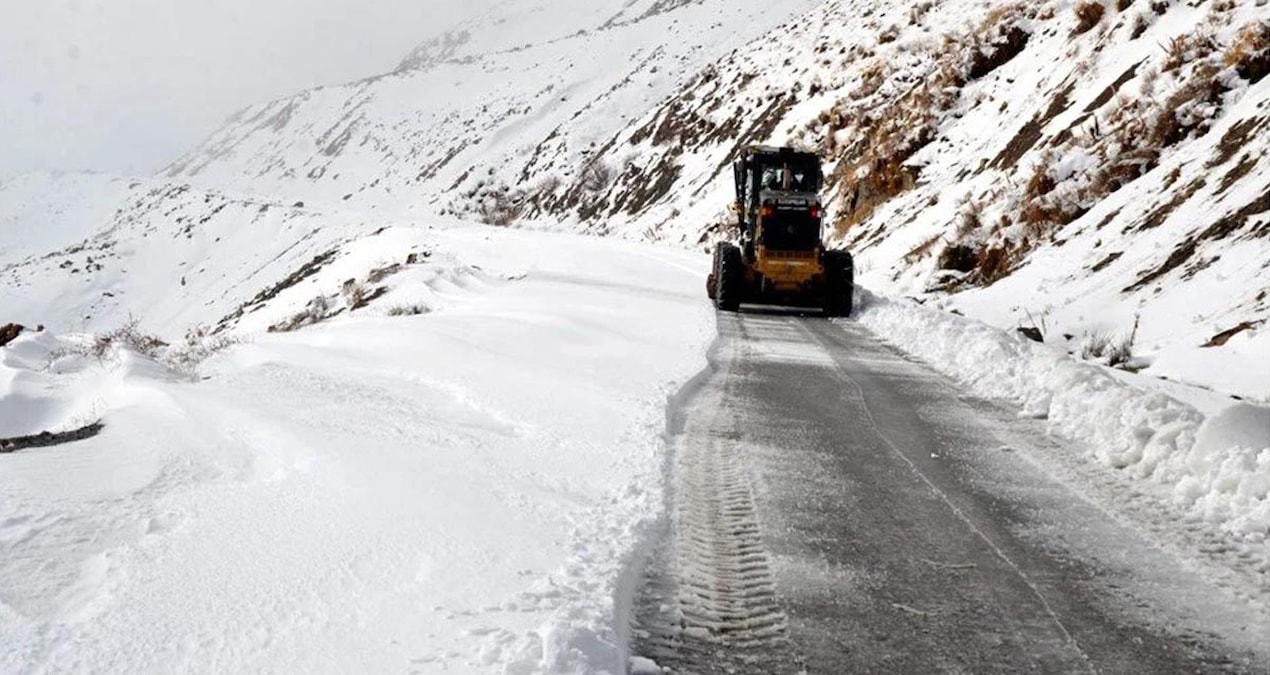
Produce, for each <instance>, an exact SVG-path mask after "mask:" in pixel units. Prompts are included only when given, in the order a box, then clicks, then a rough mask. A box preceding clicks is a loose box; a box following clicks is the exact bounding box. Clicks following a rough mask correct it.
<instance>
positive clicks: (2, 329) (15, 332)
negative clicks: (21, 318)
mask: <svg viewBox="0 0 1270 675" xmlns="http://www.w3.org/2000/svg"><path fill="white" fill-rule="evenodd" d="M25 329H26V327H25V326H23V325H22V324H20V323H6V324H5V325H3V326H0V347H3V346H5V345H7V344H9V343H10V342H13V340H14V339H15V338H17V337H18V336H19V335H21V334H22V331H23V330H25Z"/></svg>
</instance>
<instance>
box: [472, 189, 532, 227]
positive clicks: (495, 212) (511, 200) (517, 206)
mask: <svg viewBox="0 0 1270 675" xmlns="http://www.w3.org/2000/svg"><path fill="white" fill-rule="evenodd" d="M476 211H477V214H478V215H479V216H480V219H481V222H484V223H486V224H487V225H495V226H498V227H507V226H509V225H511V224H512V223H514V222H516V219H518V218H520V216H521V213H523V211H524V203H523V202H522V201H521V200H519V199H517V198H515V197H514V196H513V195H512V194H510V193H509V192H507V191H506V190H500V191H497V192H492V193H490V194H488V195H486V196H485V197H483V198H482V199H480V201H478V202H477V209H476Z"/></svg>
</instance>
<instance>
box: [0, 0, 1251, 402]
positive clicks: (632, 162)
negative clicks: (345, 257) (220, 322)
mask: <svg viewBox="0 0 1270 675" xmlns="http://www.w3.org/2000/svg"><path fill="white" fill-rule="evenodd" d="M1268 22H1270V17H1268V10H1267V7H1266V5H1265V4H1264V2H1261V1H1260V0H1248V1H1246V2H1226V1H1224V0H1204V1H1200V2H1195V3H1182V2H1166V1H1161V2H1150V3H1148V2H1136V3H1134V2H1116V3H1097V2H1088V1H1085V0H1082V1H1081V2H1077V3H1074V4H1073V3H1070V2H1057V1H1055V2H1047V3H1031V4H1028V3H1008V2H991V3H983V2H978V1H971V0H952V1H949V2H942V3H930V2H919V1H916V0H914V1H912V2H899V3H891V4H888V5H886V6H877V5H876V3H871V2H865V1H864V0H837V1H833V2H823V3H817V2H814V1H812V0H782V1H781V2H777V3H774V4H773V3H760V2H756V1H755V2H751V1H748V0H747V1H746V2H741V3H737V2H721V1H716V0H695V1H690V2H689V1H682V2H667V1H665V0H657V1H654V0H644V1H641V2H622V3H619V2H601V3H559V2H539V3H531V2H525V3H513V4H511V5H510V6H503V7H499V8H497V9H495V10H493V11H492V13H491V14H489V15H488V16H486V17H485V18H483V19H481V20H477V21H473V22H470V23H469V24H466V25H463V26H458V27H452V29H451V30H448V31H446V32H445V33H443V34H440V35H437V36H435V37H433V38H431V39H430V40H428V41H426V42H424V43H422V44H421V45H420V47H419V48H417V49H416V50H414V51H413V52H412V53H411V54H408V55H406V56H405V57H404V58H403V61H402V63H401V65H400V66H399V67H398V68H397V69H396V70H395V71H394V72H392V73H388V74H384V75H381V76H378V77H373V78H369V79H366V80H363V81H360V82H355V83H350V84H348V85H344V86H338V87H325V88H319V89H316V90H312V91H307V92H302V93H300V94H298V95H296V96H292V97H287V98H283V99H279V100H277V101H273V102H270V103H265V104H261V105H259V106H254V107H251V108H248V109H246V110H244V111H241V112H240V113H238V114H237V115H236V116H235V117H234V118H233V119H231V120H230V122H229V123H228V124H227V125H226V126H225V127H224V128H223V129H222V130H220V131H219V132H217V133H216V134H214V135H213V136H212V137H210V138H209V139H208V140H207V141H206V142H204V143H203V144H202V145H200V146H199V147H198V148H196V149H194V150H192V151H191V152H190V153H188V154H187V155H185V156H184V157H182V158H180V159H178V160H177V161H175V162H174V163H173V164H172V165H171V166H170V167H168V168H167V169H166V170H165V171H164V172H163V174H162V175H161V176H158V177H155V178H153V179H147V180H146V181H143V182H142V183H141V184H139V185H136V186H134V187H133V188H132V193H131V194H130V195H129V197H128V198H127V199H126V200H122V201H120V202H119V203H116V204H112V206H113V207H114V208H113V209H110V208H106V209H104V208H103V206H102V204H103V202H102V201H101V200H102V199H103V197H101V196H100V195H99V193H100V192H101V191H102V190H99V189H96V188H94V189H89V190H83V191H78V192H77V193H76V194H74V195H72V196H69V197H68V196H67V192H66V191H65V190H63V189H62V187H61V184H60V183H56V182H55V183H53V184H51V186H50V187H49V188H48V189H49V190H50V191H53V192H55V193H56V194H57V195H58V197H57V198H59V199H62V200H64V201H65V202H66V204H67V205H68V206H66V207H65V208H66V209H69V210H72V211H82V210H85V209H86V210H88V211H94V210H95V211H103V210H107V211H113V210H114V209H117V213H116V215H115V216H114V217H113V218H111V219H109V220H107V221H104V222H103V221H102V220H100V219H98V220H97V221H96V222H95V223H92V224H95V225H97V226H98V227H99V228H100V229H101V232H103V233H110V234H106V235H104V236H111V237H117V236H118V233H119V232H120V231H121V230H137V231H145V230H147V228H151V229H157V230H158V231H163V232H168V233H170V234H172V233H182V232H183V233H184V234H178V235H177V236H185V237H186V239H187V240H192V239H193V238H197V237H198V236H199V235H198V234H197V232H196V231H197V230H198V229H200V227H202V226H204V225H208V224H216V223H219V227H221V228H224V229H225V232H224V233H219V234H216V235H213V236H212V242H211V243H213V244H214V243H216V241H215V240H216V237H222V238H223V237H224V236H225V234H228V233H229V231H231V230H232V231H233V232H234V233H235V234H234V235H233V237H238V238H241V239H243V241H250V239H251V235H250V234H247V233H245V232H250V231H251V230H252V229H256V230H259V229H260V228H263V227H266V226H265V225H261V224H260V223H261V220H260V216H259V215H258V212H257V211H256V210H258V209H260V207H261V206H263V205H264V204H266V203H271V202H279V203H285V205H287V206H288V207H289V205H291V204H295V203H300V202H303V203H305V204H307V205H308V206H309V208H310V209H312V208H315V207H317V208H321V209H323V210H332V209H333V210H338V211H342V212H344V213H349V214H355V213H358V212H363V213H366V212H377V213H379V214H380V215H381V217H383V216H386V215H387V214H394V215H397V216H400V217H402V218H417V217H419V216H420V215H425V214H426V215H435V214H438V213H444V214H454V215H459V216H463V217H466V218H472V219H477V220H483V221H485V222H489V223H494V224H509V223H521V224H526V225H533V226H538V227H542V226H546V227H563V228H567V229H579V230H583V231H587V232H592V233H597V234H615V235H619V236H625V237H635V238H646V239H651V240H660V241H671V242H678V243H681V244H686V245H689V246H698V245H699V246H701V247H703V248H704V247H705V246H707V245H709V243H710V242H711V241H712V240H713V239H715V238H718V237H720V236H725V230H726V220H727V218H726V216H725V215H724V213H725V211H726V207H727V204H728V202H729V195H728V191H729V189H730V187H729V185H728V181H727V180H725V179H723V174H722V169H723V168H724V167H725V165H726V163H727V162H728V160H729V159H730V157H731V156H732V154H733V153H734V151H735V149H736V148H737V147H738V146H739V145H740V144H743V143H749V142H766V143H776V144H786V143H788V144H795V145H800V146H805V147H810V148H815V149H817V150H819V151H820V152H821V153H822V154H823V155H824V156H825V158H826V160H827V162H828V165H827V169H828V173H829V175H830V179H831V180H830V188H829V195H828V197H829V201H830V209H829V214H830V215H831V216H832V220H833V224H834V226H835V227H834V231H833V233H832V234H833V236H835V237H836V238H838V239H840V240H841V241H842V242H843V243H844V244H845V245H846V246H847V247H848V248H850V249H851V250H852V251H853V252H855V253H856V256H857V261H858V264H857V267H858V273H859V274H860V276H861V278H862V280H863V281H864V282H865V283H867V284H869V285H870V286H872V287H874V288H877V289H880V290H884V291H888V292H893V293H904V294H914V295H919V296H921V297H923V298H927V299H928V300H929V301H932V302H935V303H937V304H939V305H940V306H943V307H945V308H948V309H951V310H956V311H959V312H964V313H968V314H970V315H973V316H977V317H980V318H983V319H985V320H988V321H990V322H992V323H994V324H996V325H998V326H1001V327H1004V328H1013V327H1014V326H1018V325H1035V326H1036V327H1037V328H1040V329H1042V331H1043V332H1044V334H1045V337H1046V339H1047V340H1048V341H1050V342H1054V343H1056V344H1065V345H1068V346H1069V347H1070V348H1071V349H1072V351H1074V352H1077V353H1081V352H1084V353H1088V354H1090V355H1091V356H1093V357H1095V358H1098V357H1097V353H1099V352H1101V351H1103V349H1101V348H1100V346H1101V345H1102V344H1103V343H1106V342H1112V343H1128V342H1130V341H1132V348H1131V351H1132V352H1133V354H1134V357H1135V360H1134V361H1133V363H1132V364H1130V365H1131V366H1132V368H1133V369H1135V370H1138V369H1145V371H1146V372H1147V373H1148V374H1152V375H1157V376H1160V377H1166V378H1172V379H1178V380H1182V381H1187V382H1192V383H1195V384H1200V385H1203V386H1208V387H1213V388H1216V389H1218V390H1220V391H1226V392H1229V393H1232V394H1238V395H1241V396H1244V397H1250V398H1254V399H1261V400H1266V399H1267V398H1270V390H1267V389H1266V386H1267V385H1266V384H1265V383H1266V382H1267V381H1270V365H1267V363H1266V359H1265V358H1264V355H1265V354H1266V353H1267V351H1270V343H1268V341H1270V330H1267V329H1266V320H1267V318H1268V317H1270V299H1268V298H1267V296H1266V294H1265V292H1264V286H1265V282H1264V280H1265V278H1266V276H1267V274H1268V273H1270V272H1268V270H1270V246H1267V231H1268V230H1267V227H1268V226H1267V220H1268V219H1270V216H1268V215H1266V214H1267V211H1270V208H1268V207H1267V202H1266V199H1267V191H1268V190H1270V172H1267V170H1266V166H1267V164H1266V162H1265V155H1266V152H1267V141H1266V140H1265V139H1266V138H1270V134H1267V133H1265V132H1266V130H1267V125H1268V124H1270V122H1268V121H1267V120H1270V83H1268V81H1267V80H1266V79H1265V74H1266V71H1267V65H1266V64H1267V58H1270V56H1268V54H1270V52H1268V51H1267V44H1268V43H1270V37H1268V35H1270V24H1268ZM525 35H533V36H534V38H533V39H532V40H528V41H526V39H525V38H524V36H525ZM31 180H32V179H30V178H28V179H27V181H28V185H27V186H26V187H23V186H21V185H19V186H17V187H14V186H13V185H6V186H5V187H4V188H2V189H3V190H4V193H3V194H5V195H6V196H5V199H4V201H3V204H4V207H3V210H4V212H5V213H4V215H3V216H0V217H4V218H6V219H8V220H9V221H10V222H20V223H34V222H37V221H34V220H30V219H29V218H28V216H29V213H28V212H26V211H23V209H24V208H25V207H23V206H22V204H25V203H27V202H28V201H29V200H30V199H38V198H36V197H30V196H29V195H31V194H33V192H32V188H31V186H30V185H29V182H30V181H31ZM59 180H61V181H64V180H65V179H59ZM79 180H88V179H82V178H81V179H79ZM102 180H103V181H105V184H109V183H111V181H110V180H108V179H102ZM114 184H115V185H116V186H118V185H119V183H118V182H117V181H115V182H114ZM15 189H16V190H19V192H20V193H21V194H23V195H27V196H24V197H21V198H14V197H11V196H10V195H12V194H13V191H14V190H15ZM103 189H104V188H103ZM37 191H38V190H37ZM218 195H219V196H218ZM224 195H238V197H234V198H229V197H224ZM259 195H268V197H267V198H261V197H259ZM104 199H106V200H107V201H109V200H110V199H111V198H109V197H106V198H104ZM235 200H238V201H237V202H235ZM222 202H224V203H225V204H226V206H225V207H223V208H221V210H217V208H218V207H221V205H222ZM230 203H236V204H237V205H238V206H237V207H234V208H230V210H225V208H229V206H228V204H230ZM70 204H76V205H77V206H70ZM81 204H84V205H85V206H78V205H81ZM87 204H92V206H87ZM15 206H16V207H17V208H16V209H15V208H13V207H15ZM273 206H275V207H276V206H279V204H273ZM15 211H16V212H17V213H16V214H15V213H14V212H15ZM24 213H28V215H23V214H24ZM273 213H274V216H275V217H277V214H278V213H280V211H278V210H275V211H274V212H273ZM350 217H351V218H352V219H353V220H356V217H355V216H350ZM15 218H17V219H20V220H14V219H15ZM178 218H179V219H180V221H179V222H178V221H177V219H178ZM143 221H144V222H145V223H147V225H144V226H142V225H139V224H138V223H141V222H143ZM75 222H76V223H77V225H76V226H77V227H79V226H82V221H75ZM252 223H254V225H253V226H251V227H249V224H252ZM209 226H210V227H213V228H214V227H215V226H214V225H209ZM30 227H31V226H27V229H30ZM321 227H322V226H321V225H320V224H316V225H314V228H316V229H321ZM72 229H73V228H72ZM240 230H244V232H240ZM314 236H316V237H319V238H320V236H319V235H314ZM271 241H273V242H275V243H276V244H277V246H280V247H281V248H279V249H274V248H270V247H269V246H266V247H262V248H259V251H260V253H259V254H260V255H262V256H265V257H270V256H272V255H276V254H277V253H279V252H280V251H281V250H283V249H286V248H287V246H289V244H283V243H282V242H284V241H286V237H285V236H279V237H277V238H271ZM273 245H274V244H270V246H273ZM251 246H252V247H254V246H255V245H254V244H253V245H251ZM216 248H217V247H215V246H211V247H210V248H208V249H207V254H208V255H220V254H221V253H218V252H216V251H214V250H213V249H216ZM16 252H17V251H16V249H13V250H8V251H5V252H4V253H5V259H4V260H3V261H0V264H3V265H5V266H6V267H7V269H5V270H4V272H5V273H6V274H7V275H8V276H9V277H10V278H14V279H16V278H21V279H22V280H23V283H24V284H31V285H35V286H39V287H41V288H53V287H58V286H60V282H54V281H52V280H44V279H42V278H41V276H40V275H42V274H51V275H53V276H54V277H59V276H64V275H61V272H62V271H63V270H62V268H61V267H59V266H61V265H63V264H64V263H65V262H66V261H67V260H71V265H70V267H69V268H68V269H70V270H74V269H76V268H77V267H80V266H79V265H77V264H76V263H75V261H74V260H73V259H71V258H68V257H62V258H57V259H54V258H49V259H47V260H46V261H45V262H54V263H55V265H52V266H50V265H49V264H44V263H41V262H38V261H36V262H29V263H26V264H22V265H20V266H14V265H15V263H16V262H18V261H17V258H18V257H20V256H15V255H14V254H15V253H16ZM317 252H318V251H309V250H307V249H306V250H305V252H304V255H312V254H316V253H317ZM29 253H33V251H32V252H29ZM139 255H140V253H139ZM199 255H203V252H202V249H198V250H195V249H190V252H189V254H188V255H187V254H182V255H181V256H177V257H182V258H188V260H185V259H182V260H180V261H176V262H172V261H169V262H166V263H164V264H165V265H168V266H172V265H177V266H176V267H173V268H172V269H171V270H169V271H170V272H171V273H177V272H179V271H181V270H180V266H179V265H178V262H179V263H185V264H186V265H196V258H197V256H199ZM191 256H193V257H191ZM163 257H164V258H165V259H171V256H168V255H166V254H164V255H163ZM299 257H303V255H300V256H299ZM298 259H299V258H297V260H298ZM290 262H295V261H294V260H293V261H290ZM93 264H94V265H97V264H102V263H101V260H100V256H98V257H96V258H94V263H93ZM196 267H201V266H198V265H196ZM165 269H166V268H165ZM36 270H42V271H40V272H37V271H36ZM280 270H281V268H279V269H278V270H272V271H270V272H268V274H273V275H276V274H279V273H281V272H280ZM193 272H194V274H195V275H197V269H195V270H193ZM183 276H185V278H186V279H187V282H188V281H189V280H190V279H191V275H190V274H184V275H183ZM266 276H267V275H266ZM261 281H263V278H262V279H253V280H251V281H245V280H241V279H239V280H235V281H234V282H233V283H235V284H242V289H241V292H243V293H248V288H249V287H252V286H258V285H259V284H260V282H261ZM112 283H113V282H112ZM103 292H108V289H103ZM201 292H202V291H201V290H191V291H189V293H191V297H195V296H197V297H202V296H199V295H198V294H199V293H201ZM217 293H220V295H221V297H224V298H227V300H226V301H225V303H223V304H228V305H233V304H234V303H233V302H231V301H229V300H228V298H230V297H231V296H233V297H235V298H237V301H238V302H241V301H242V300H243V299H244V298H242V297H238V296H236V295H234V294H233V293H229V292H227V291H223V290H218V291H217ZM114 295H115V297H118V296H119V295H120V294H118V293H116V294H114ZM125 295H126V294H125ZM5 296H6V297H5V298H4V299H5V305H6V306H10V307H19V308H20V307H22V305H23V303H22V302H20V298H15V297H14V295H13V293H12V288H10V289H9V290H7V291H6V292H5ZM249 296H250V293H248V297H249ZM133 297H134V299H136V298H137V297H138V296H136V295H134V296H133ZM108 300H109V298H108ZM202 302H204V303H210V304H211V305H216V306H217V308H218V309H223V307H220V305H217V303H218V301H217V300H215V299H203V300H202ZM65 304H68V305H73V306H74V307H75V308H76V309H75V311H76V314H75V315H74V316H75V317H76V318H77V319H78V320H81V321H82V320H83V318H84V317H92V316H100V315H101V314H102V313H103V311H105V310H107V309H109V308H110V307H119V308H126V307H127V306H129V305H128V302H127V301H120V302H117V303H114V302H111V303H103V302H102V301H101V298H100V297H98V298H86V297H77V298H76V299H74V300H73V301H70V302H68V303H65ZM90 306H96V307H97V308H98V309H97V311H96V312H94V311H92V309H91V307H90ZM217 318H218V317H214V316H210V315H208V316H203V317H202V319H201V320H203V321H208V320H215V319H217ZM28 320H30V321H33V320H35V319H34V318H29V319H28ZM47 320H48V321H50V322H54V321H55V320H56V319H55V318H48V319H47ZM89 321H90V323H91V319H89ZM1230 331H1235V332H1234V333H1233V334H1229V333H1230ZM1091 343H1092V345H1091ZM1218 343H1220V344H1218ZM1205 345H1209V346H1205Z"/></svg>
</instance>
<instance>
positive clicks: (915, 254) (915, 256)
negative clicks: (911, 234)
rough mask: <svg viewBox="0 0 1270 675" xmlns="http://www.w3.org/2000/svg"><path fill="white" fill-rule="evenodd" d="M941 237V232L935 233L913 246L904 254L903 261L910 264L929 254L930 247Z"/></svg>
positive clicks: (933, 246)
mask: <svg viewBox="0 0 1270 675" xmlns="http://www.w3.org/2000/svg"><path fill="white" fill-rule="evenodd" d="M943 238H944V236H943V235H942V234H935V235H934V236H932V237H930V238H929V239H927V240H926V241H923V242H922V243H920V244H918V245H917V246H914V247H913V249H912V250H911V251H909V252H908V253H905V254H904V262H906V263H908V264H910V265H912V264H915V263H917V262H918V261H920V260H922V259H923V258H925V257H927V256H929V255H930V252H931V249H933V248H935V244H938V243H939V242H940V241H941V240H942V239H943Z"/></svg>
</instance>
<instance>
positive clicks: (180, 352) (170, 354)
mask: <svg viewBox="0 0 1270 675" xmlns="http://www.w3.org/2000/svg"><path fill="white" fill-rule="evenodd" d="M238 343H239V340H238V338H236V337H231V336H228V335H224V334H217V333H213V332H211V331H209V330H208V329H207V328H206V327H204V326H195V327H193V328H191V329H190V330H188V331H186V332H185V340H184V341H183V342H182V343H181V344H180V345H177V346H175V347H172V348H171V349H169V350H168V351H167V353H165V354H164V355H163V363H164V365H166V366H167V367H168V368H171V369H172V370H174V371H176V372H177V373H180V374H182V375H185V376H186V377H188V378H190V379H196V378H197V377H198V367H199V366H200V365H202V363H203V362H204V361H206V360H207V359H208V358H210V357H211V356H212V355H214V354H217V353H218V352H221V351H224V350H226V349H228V348H230V347H232V346H234V345H236V344H238Z"/></svg>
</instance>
